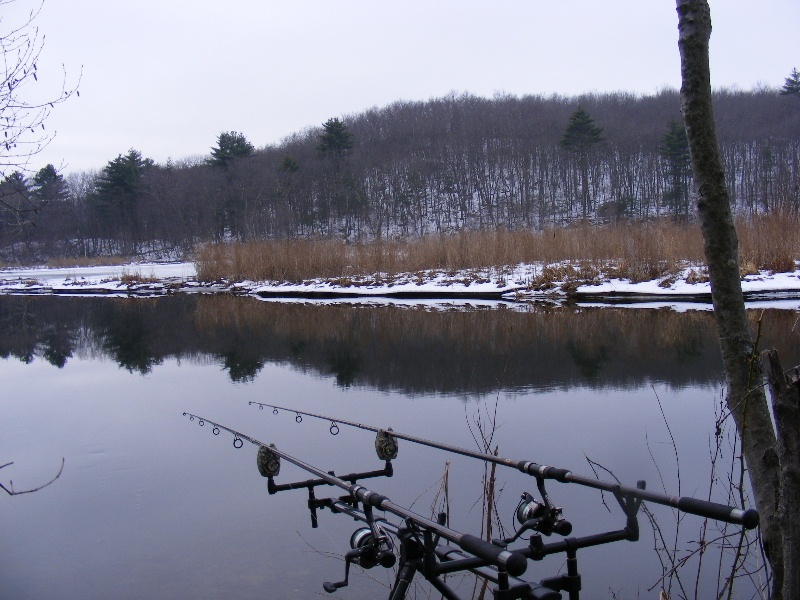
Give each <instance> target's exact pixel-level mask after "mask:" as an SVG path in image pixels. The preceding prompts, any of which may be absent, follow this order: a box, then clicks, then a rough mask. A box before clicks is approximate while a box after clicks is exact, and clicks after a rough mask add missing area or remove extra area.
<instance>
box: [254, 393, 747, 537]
mask: <svg viewBox="0 0 800 600" xmlns="http://www.w3.org/2000/svg"><path fill="white" fill-rule="evenodd" d="M248 404H250V405H256V406H258V407H259V408H260V409H262V410H263V408H264V407H268V408H271V409H272V412H273V414H278V412H279V411H281V410H283V411H286V412H289V413H294V414H295V415H296V416H295V421H297V422H298V423H300V422H302V420H303V416H306V417H311V418H314V419H320V420H324V421H330V423H331V425H330V428H329V430H330V432H331V434H332V435H337V434H338V433H339V425H340V424H341V425H346V426H349V427H355V428H358V429H365V430H367V431H373V432H390V433H391V436H392V437H395V438H398V439H402V440H406V441H409V442H412V443H414V444H421V445H423V446H428V447H431V448H437V449H439V450H444V451H446V452H451V453H454V454H459V455H461V456H467V457H471V458H476V459H478V460H483V461H485V462H489V463H493V464H497V465H502V466H504V467H511V468H515V469H517V470H518V471H521V472H522V473H525V474H526V475H531V476H532V477H535V478H536V479H537V481H538V482H541V481H542V480H543V479H554V480H556V481H559V482H561V483H576V484H578V485H583V486H586V487H591V488H594V489H599V490H603V491H606V492H610V493H612V494H614V496H615V497H616V498H617V500H618V501H619V500H620V497H622V498H633V499H637V500H640V501H641V500H644V501H648V502H654V503H656V504H662V505H664V506H671V507H673V508H677V509H678V510H680V511H683V512H685V513H689V514H693V515H697V516H700V517H706V518H709V519H715V520H718V521H723V522H726V523H732V524H735V525H741V526H743V527H744V528H745V529H755V528H756V527H758V523H759V515H758V511H757V510H755V509H753V508H748V509H746V510H744V509H741V508H736V507H734V506H727V505H724V504H719V503H716V502H711V501H709V500H701V499H699V498H693V497H691V496H670V495H667V494H662V493H659V492H654V491H650V490H646V489H644V482H640V484H642V485H641V487H638V486H637V487H635V488H634V487H629V486H624V485H621V484H619V483H616V482H608V481H602V480H599V479H593V478H591V477H585V476H582V475H577V474H575V473H573V472H572V471H570V470H569V469H560V468H556V467H550V466H546V465H540V464H537V463H535V462H533V461H528V460H513V459H510V458H503V457H502V456H495V455H493V454H488V453H485V452H477V451H475V450H469V449H467V448H460V447H458V446H452V445H450V444H443V443H441V442H435V441H432V440H426V439H424V438H420V437H416V436H413V435H409V434H405V433H400V432H397V431H394V430H392V429H391V428H388V429H381V428H378V427H374V426H372V425H366V424H364V423H356V422H354V421H347V420H345V419H335V418H332V417H328V416H325V415H320V414H316V413H310V412H305V411H301V410H296V409H293V408H287V407H283V406H276V405H274V404H267V403H265V402H255V401H250V402H249V403H248ZM540 487H541V486H540Z"/></svg>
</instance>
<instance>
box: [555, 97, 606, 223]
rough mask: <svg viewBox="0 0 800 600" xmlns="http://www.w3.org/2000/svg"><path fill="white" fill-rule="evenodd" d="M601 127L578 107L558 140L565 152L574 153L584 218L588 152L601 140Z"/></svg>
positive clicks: (587, 195) (585, 213) (584, 216)
mask: <svg viewBox="0 0 800 600" xmlns="http://www.w3.org/2000/svg"><path fill="white" fill-rule="evenodd" d="M602 133H603V129H602V127H597V126H596V125H595V124H594V119H592V117H591V116H590V115H589V113H588V112H586V111H585V110H584V109H583V108H581V107H578V110H576V111H575V112H574V113H572V116H571V117H570V118H569V123H568V124H567V128H566V129H565V130H564V135H563V137H562V138H561V141H559V143H558V144H559V146H561V147H562V148H563V149H564V150H566V151H567V152H571V153H573V154H575V155H576V157H577V160H578V170H579V172H580V176H581V212H582V215H583V218H584V219H586V218H587V216H588V214H589V205H590V198H589V153H590V151H591V149H592V147H594V146H595V144H598V143H600V142H601V141H603V136H602Z"/></svg>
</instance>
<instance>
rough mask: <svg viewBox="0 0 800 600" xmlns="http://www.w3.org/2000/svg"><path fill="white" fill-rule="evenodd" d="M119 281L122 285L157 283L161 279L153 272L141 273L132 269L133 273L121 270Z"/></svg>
mask: <svg viewBox="0 0 800 600" xmlns="http://www.w3.org/2000/svg"><path fill="white" fill-rule="evenodd" d="M119 281H120V283H122V284H124V285H139V284H143V283H158V282H159V281H161V280H160V279H159V278H158V277H156V276H155V273H151V274H150V275H143V274H142V273H141V272H140V271H134V272H133V273H129V272H127V271H123V272H122V275H121V276H120V278H119Z"/></svg>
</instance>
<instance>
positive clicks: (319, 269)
mask: <svg viewBox="0 0 800 600" xmlns="http://www.w3.org/2000/svg"><path fill="white" fill-rule="evenodd" d="M798 226H800V218H799V217H798V214H797V213H791V214H772V215H767V216H759V217H751V218H748V219H740V220H739V221H738V223H737V231H738V235H739V247H740V249H739V251H740V262H741V265H742V271H743V274H746V273H750V272H757V271H758V270H768V271H774V272H785V271H793V270H794V269H795V260H796V259H798V258H800V235H798ZM519 263H540V264H545V265H563V264H565V263H566V264H568V265H576V266H579V267H581V270H582V271H583V274H584V275H586V274H587V272H591V271H594V272H595V273H597V272H602V273H604V274H605V275H607V276H615V277H621V278H626V279H631V280H632V281H644V280H650V279H656V278H659V277H664V276H668V275H674V274H676V273H677V272H679V271H680V270H681V269H682V268H683V267H684V266H685V265H686V264H687V263H689V264H692V265H702V264H704V253H703V244H702V238H701V235H700V230H699V227H698V226H697V225H696V224H678V223H673V222H671V221H667V220H660V221H651V222H644V223H642V222H637V223H624V224H620V225H617V226H613V227H612V226H593V225H581V226H576V227H568V228H561V229H550V230H546V231H543V232H531V231H506V230H503V229H499V230H496V231H465V232H459V233H456V234H452V235H431V236H427V237H423V238H419V239H413V240H408V239H398V240H378V241H372V242H368V243H360V242H359V243H345V242H342V241H340V240H334V239H299V240H274V241H253V242H247V243H233V244H209V245H206V246H204V247H203V248H202V249H201V250H200V251H199V252H198V256H197V259H196V264H197V272H198V277H199V279H201V280H202V281H219V280H227V281H245V280H252V281H285V282H301V281H304V280H308V279H316V278H326V279H336V278H349V277H357V276H374V275H375V274H381V277H385V278H388V279H391V278H392V277H394V276H396V275H399V274H403V273H419V272H423V271H427V270H437V271H443V272H446V273H452V274H454V273H456V272H458V271H463V270H469V269H484V268H487V267H493V268H497V269H502V268H504V267H507V266H510V265H517V264H519ZM570 271H572V269H569V268H568V269H566V270H565V269H561V274H564V273H567V274H568V273H569V272H570ZM573 272H574V271H573Z"/></svg>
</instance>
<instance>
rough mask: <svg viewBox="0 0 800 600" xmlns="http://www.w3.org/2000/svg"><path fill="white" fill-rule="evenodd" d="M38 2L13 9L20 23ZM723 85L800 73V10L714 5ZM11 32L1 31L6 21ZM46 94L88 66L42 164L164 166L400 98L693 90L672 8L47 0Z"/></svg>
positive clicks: (728, 0)
mask: <svg viewBox="0 0 800 600" xmlns="http://www.w3.org/2000/svg"><path fill="white" fill-rule="evenodd" d="M37 3H38V0H17V2H16V3H15V4H12V5H10V6H7V7H6V8H5V13H6V14H5V15H4V16H3V18H4V21H6V20H7V22H9V23H10V22H11V21H12V20H13V19H15V18H18V17H19V15H20V13H21V12H27V11H28V10H30V8H31V7H33V6H35V5H36V4H37ZM711 10H712V20H713V25H714V32H713V34H712V39H711V53H712V55H711V61H712V64H711V68H712V83H713V85H714V86H715V87H723V86H725V87H731V86H737V87H739V88H741V89H751V88H752V87H754V86H756V85H768V86H772V87H778V86H780V85H781V84H782V83H783V79H784V77H786V76H787V75H788V74H789V72H790V71H791V69H792V68H793V67H798V68H800V36H798V33H797V32H798V30H799V29H800V2H799V1H798V0H758V1H757V2H755V1H754V0H711ZM3 25H4V27H5V22H4V24H3ZM37 25H38V26H39V29H40V32H41V33H43V34H44V35H45V36H46V41H45V48H44V53H43V59H42V60H40V62H39V65H38V67H39V71H38V73H39V81H40V83H39V84H38V86H39V88H38V90H37V93H38V92H43V91H45V90H46V89H47V86H51V87H52V88H53V89H55V88H56V87H57V85H58V84H60V73H61V63H64V65H65V66H66V69H67V73H68V76H69V77H72V78H74V77H76V76H77V75H78V73H79V71H80V69H81V67H82V68H83V80H82V83H81V86H80V94H81V95H80V97H79V98H73V99H71V100H70V101H69V102H67V103H65V104H63V105H61V106H57V107H56V109H55V110H54V112H53V114H52V116H51V118H50V120H49V121H48V129H49V130H50V131H57V133H58V135H57V137H56V139H55V140H54V141H53V142H52V143H51V144H50V146H49V147H48V148H47V149H46V150H45V151H44V152H43V153H42V154H40V155H39V156H38V157H36V158H35V159H34V161H33V162H32V163H31V165H30V167H31V168H33V169H38V168H40V167H41V166H44V164H46V163H48V162H52V163H53V164H55V165H56V166H61V165H62V164H63V165H64V166H65V171H66V172H70V171H76V170H84V169H99V168H102V167H103V166H104V165H105V163H106V162H108V161H109V160H111V159H113V158H115V157H116V156H117V155H118V154H120V153H124V152H126V151H127V150H128V149H129V148H136V149H138V150H139V151H141V152H142V154H143V155H144V156H146V157H150V158H153V159H154V160H156V161H157V162H165V161H166V160H167V158H168V157H172V158H174V159H180V158H184V157H187V156H191V155H198V154H202V155H205V154H207V153H208V152H209V150H210V148H211V146H212V145H214V143H215V140H216V137H217V135H218V134H219V133H220V132H222V131H229V130H235V131H241V132H242V133H244V134H245V135H246V136H247V138H248V139H249V140H250V141H251V142H252V143H253V144H254V145H255V146H257V147H260V146H264V145H268V144H275V143H277V142H279V141H280V140H281V139H282V138H283V137H284V136H287V135H289V134H291V133H294V132H296V131H300V130H302V129H305V128H307V127H310V126H316V125H319V124H320V123H322V122H323V121H325V120H326V119H328V118H330V117H333V116H339V117H341V116H344V115H347V114H353V113H358V112H360V111H362V110H365V109H368V108H371V107H374V106H378V107H382V106H385V105H387V104H390V103H391V102H394V101H396V100H426V99H428V98H432V97H439V96H443V95H445V94H447V93H449V92H456V93H461V92H470V93H473V94H476V95H481V96H492V95H493V94H495V93H496V92H505V93H509V94H514V95H524V94H544V95H550V94H560V95H570V96H571V95H577V94H581V93H584V92H607V91H629V92H635V93H641V94H651V93H654V92H656V91H657V90H658V89H660V88H663V87H674V88H677V87H679V85H680V69H679V67H680V61H679V56H678V49H677V15H676V13H675V2H674V0H560V1H555V2H553V1H552V0H548V1H545V0H492V1H489V0H424V1H422V0H402V1H398V2H383V1H380V0H341V1H337V0H292V1H289V2H287V1H280V2H278V1H275V0H227V1H226V2H221V1H219V0H217V1H210V0H193V1H192V2H187V1H185V0H183V1H178V0H137V2H118V1H113V2H109V0H46V2H45V5H44V8H43V10H42V12H41V14H40V16H39V18H38V20H37Z"/></svg>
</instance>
